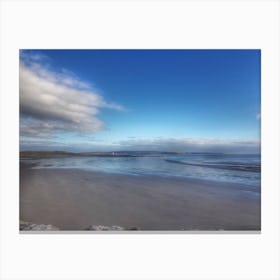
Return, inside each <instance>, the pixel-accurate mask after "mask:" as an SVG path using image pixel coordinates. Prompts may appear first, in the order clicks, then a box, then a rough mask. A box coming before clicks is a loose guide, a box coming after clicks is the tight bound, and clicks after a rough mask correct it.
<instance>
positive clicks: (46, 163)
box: [21, 152, 261, 187]
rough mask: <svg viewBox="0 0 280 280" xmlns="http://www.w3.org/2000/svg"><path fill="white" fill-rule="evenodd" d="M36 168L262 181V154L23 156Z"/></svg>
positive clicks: (232, 180) (254, 183)
mask: <svg viewBox="0 0 280 280" xmlns="http://www.w3.org/2000/svg"><path fill="white" fill-rule="evenodd" d="M21 160H23V161H28V162H29V163H32V164H33V167H32V168H35V169H42V168H43V169H44V168H45V169H52V168H55V169H57V168H62V169H71V168H74V169H82V170H92V171H98V172H107V173H114V174H116V173H117V174H129V175H134V176H141V175H154V176H162V177H184V178H193V179H202V180H210V181H219V182H230V183H241V184H246V185H250V186H254V187H260V184H261V157H260V155H256V154H250V155H249V154H215V153H196V154H194V153H192V154H191V153H190V154H168V153H142V154H141V153H139V152H138V153H135V152H134V153H133V152H130V153H125V154H121V153H112V154H111V155H110V154H106V156H104V155H101V156H99V155H87V154H83V155H75V156H65V157H51V158H28V159H27V158H25V159H24V158H23V159H21Z"/></svg>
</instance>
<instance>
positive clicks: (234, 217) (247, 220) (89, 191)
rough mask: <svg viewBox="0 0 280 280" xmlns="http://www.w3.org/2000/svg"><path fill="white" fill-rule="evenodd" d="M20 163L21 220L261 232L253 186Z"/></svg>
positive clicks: (73, 226) (79, 226) (63, 225)
mask: <svg viewBox="0 0 280 280" xmlns="http://www.w3.org/2000/svg"><path fill="white" fill-rule="evenodd" d="M29 167H30V165H29V164H25V163H22V162H21V164H20V219H21V220H24V221H27V222H32V223H38V224H51V225H53V226H55V227H58V228H59V229H60V230H83V229H84V228H85V227H87V226H88V225H104V226H112V225H118V226H121V227H124V228H129V227H137V228H139V229H140V230H168V231H170V230H171V231H174V230H202V231H203V230H254V231H257V230H260V228H261V226H260V207H261V205H260V196H258V195H256V196H254V195H252V194H250V193H248V192H250V188H251V186H248V185H242V184H235V183H223V182H212V181H206V180H199V179H187V178H179V177H174V178H166V177H157V176H152V175H150V176H149V175H147V176H146V175H143V176H142V175H140V176H134V175H123V174H109V173H103V172H92V171H85V170H78V169H31V168H29Z"/></svg>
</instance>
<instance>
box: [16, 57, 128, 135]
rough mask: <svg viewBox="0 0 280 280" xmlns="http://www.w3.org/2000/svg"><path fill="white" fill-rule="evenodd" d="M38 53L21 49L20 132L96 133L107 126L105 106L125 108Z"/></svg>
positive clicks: (118, 108)
mask: <svg viewBox="0 0 280 280" xmlns="http://www.w3.org/2000/svg"><path fill="white" fill-rule="evenodd" d="M43 60H44V57H41V56H40V55H39V54H36V55H33V54H31V55H30V54H26V53H25V52H21V61H20V68H19V87H20V89H19V90H20V114H21V121H20V132H21V136H34V137H42V136H43V137H46V136H47V135H50V134H52V133H54V132H83V133H93V132H96V131H99V130H102V129H104V128H105V124H104V123H103V122H102V121H101V120H100V119H99V118H98V113H99V111H100V109H102V108H108V109H113V110H119V111H120V110H123V107H122V106H120V105H116V104H112V103H108V102H106V101H105V100H104V99H103V97H102V96H101V95H100V94H98V93H97V92H96V91H94V90H93V89H92V87H91V85H90V84H88V83H85V82H83V81H81V80H80V79H78V78H77V77H76V76H75V75H74V74H73V73H71V72H69V71H67V70H65V69H63V70H62V71H61V72H56V71H54V70H52V69H50V68H49V67H48V66H46V65H47V64H46V65H44V63H43Z"/></svg>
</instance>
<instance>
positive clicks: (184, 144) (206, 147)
mask: <svg viewBox="0 0 280 280" xmlns="http://www.w3.org/2000/svg"><path fill="white" fill-rule="evenodd" d="M115 144H118V145H119V147H118V149H126V150H137V151H140V150H142V151H143V150H144V151H173V152H222V153H259V149H260V142H259V141H255V140H244V139H240V140H237V139H227V140H221V139H209V138H208V139H207V138H168V139H167V138H162V139H161V138H160V139H157V138H155V139H141V140H134V139H129V140H126V141H120V142H118V143H115Z"/></svg>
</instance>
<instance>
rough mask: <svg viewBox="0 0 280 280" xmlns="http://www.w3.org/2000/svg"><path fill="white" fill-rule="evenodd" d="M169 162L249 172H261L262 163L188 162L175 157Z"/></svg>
mask: <svg viewBox="0 0 280 280" xmlns="http://www.w3.org/2000/svg"><path fill="white" fill-rule="evenodd" d="M165 161H167V162H171V163H177V164H183V165H191V166H199V167H208V168H219V169H227V170H236V171H249V172H260V171H261V165H260V164H251V163H238V162H223V163H195V162H186V161H181V160H175V159H165Z"/></svg>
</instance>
